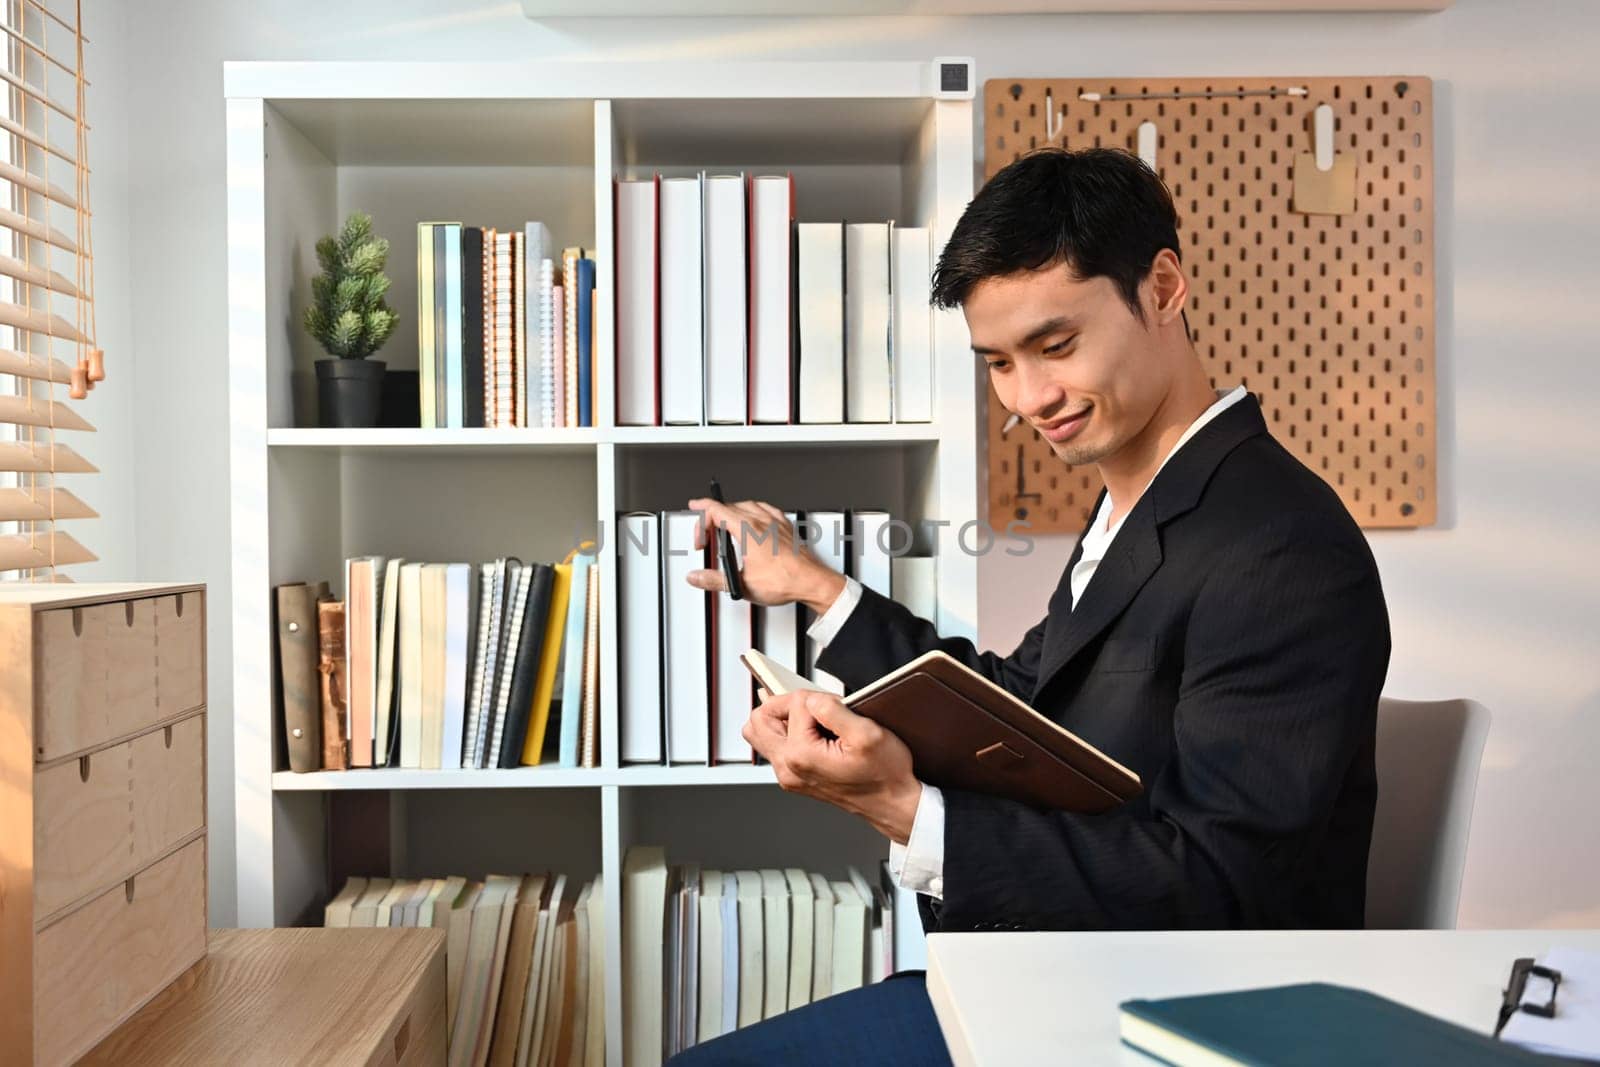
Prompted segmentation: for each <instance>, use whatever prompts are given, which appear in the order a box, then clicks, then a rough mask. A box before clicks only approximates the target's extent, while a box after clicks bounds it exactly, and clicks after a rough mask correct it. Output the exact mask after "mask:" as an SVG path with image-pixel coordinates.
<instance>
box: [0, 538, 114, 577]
mask: <svg viewBox="0 0 1600 1067" xmlns="http://www.w3.org/2000/svg"><path fill="white" fill-rule="evenodd" d="M98 558H99V557H98V556H96V555H95V554H94V553H93V552H90V551H89V550H88V549H87V548H84V547H83V546H82V545H81V544H79V543H78V541H77V539H76V538H74V537H73V536H72V535H71V534H69V533H64V532H63V531H61V530H41V531H39V532H38V533H35V534H33V535H31V536H30V535H28V534H13V535H11V536H9V537H0V571H27V570H37V569H39V568H41V567H50V566H56V567H65V566H68V565H70V564H73V563H93V562H94V561H95V560H96V559H98Z"/></svg>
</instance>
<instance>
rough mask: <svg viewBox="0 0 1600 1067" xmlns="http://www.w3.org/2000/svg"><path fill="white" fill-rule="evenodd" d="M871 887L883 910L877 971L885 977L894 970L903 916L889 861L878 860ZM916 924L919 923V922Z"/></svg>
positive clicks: (897, 888)
mask: <svg viewBox="0 0 1600 1067" xmlns="http://www.w3.org/2000/svg"><path fill="white" fill-rule="evenodd" d="M873 888H875V889H877V891H878V907H879V909H880V910H881V911H882V912H883V961H882V965H881V966H880V968H879V973H880V974H881V975H882V976H883V977H884V978H887V977H889V976H890V975H891V974H893V973H894V972H895V970H896V969H897V965H896V963H895V945H896V944H897V943H898V941H899V939H900V925H901V922H902V920H903V919H904V918H905V916H902V915H900V914H899V911H900V909H899V908H898V907H897V906H896V905H897V904H898V903H899V896H900V894H899V887H898V886H896V885H895V884H894V876H893V875H891V874H890V873H889V861H888V860H880V861H879V863H878V884H877V885H876V886H874V887H873ZM918 925H921V924H920V922H919V923H918Z"/></svg>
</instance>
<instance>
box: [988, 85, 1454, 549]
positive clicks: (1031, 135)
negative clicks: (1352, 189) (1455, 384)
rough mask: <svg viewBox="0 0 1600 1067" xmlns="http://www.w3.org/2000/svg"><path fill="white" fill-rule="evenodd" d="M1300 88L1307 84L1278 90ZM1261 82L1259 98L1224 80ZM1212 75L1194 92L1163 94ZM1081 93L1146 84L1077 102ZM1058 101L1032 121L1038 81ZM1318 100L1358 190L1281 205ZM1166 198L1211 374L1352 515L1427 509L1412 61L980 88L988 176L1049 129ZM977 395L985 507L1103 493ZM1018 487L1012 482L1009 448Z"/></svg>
mask: <svg viewBox="0 0 1600 1067" xmlns="http://www.w3.org/2000/svg"><path fill="white" fill-rule="evenodd" d="M1290 86H1294V87H1304V88H1305V89H1306V90H1307V93H1306V95H1304V96H1291V95H1288V94H1287V93H1284V92H1283V91H1282V90H1285V89H1286V88H1288V87H1290ZM1259 90H1274V91H1275V92H1274V95H1270V96H1238V95H1229V94H1237V93H1240V92H1244V91H1259ZM1196 92H1202V93H1211V94H1215V95H1212V96H1210V97H1208V98H1204V99H1178V100H1174V99H1161V98H1160V95H1159V94H1174V93H1196ZM1081 93H1100V94H1102V95H1105V96H1121V95H1126V94H1137V95H1138V96H1140V97H1151V99H1135V100H1117V101H1107V102H1101V103H1092V102H1087V101H1082V100H1080V99H1079V94H1081ZM1047 94H1048V99H1049V101H1050V105H1051V106H1053V108H1054V111H1055V114H1054V116H1053V117H1052V118H1051V119H1050V132H1053V133H1054V134H1055V136H1054V138H1053V139H1052V138H1050V137H1048V134H1047V131H1046V112H1047V104H1046V99H1047ZM1323 103H1326V104H1329V105H1330V106H1332V107H1333V109H1334V114H1335V116H1336V119H1337V130H1336V142H1335V143H1336V149H1337V151H1338V152H1339V153H1352V154H1354V156H1355V158H1356V166H1357V169H1356V197H1355V208H1354V210H1353V211H1352V212H1350V213H1349V214H1344V215H1306V214H1300V213H1297V212H1295V211H1293V210H1292V208H1291V201H1292V199H1293V192H1294V173H1293V172H1294V165H1295V157H1296V155H1297V154H1299V153H1301V152H1310V151H1312V148H1313V140H1312V132H1311V115H1312V111H1313V110H1314V109H1315V108H1316V106H1317V105H1319V104H1323ZM1146 120H1149V121H1151V122H1153V123H1154V124H1155V125H1156V127H1157V130H1158V131H1159V144H1158V148H1157V152H1156V166H1157V170H1158V171H1159V173H1160V174H1161V177H1162V179H1163V180H1164V181H1165V182H1166V183H1167V186H1168V188H1169V189H1171V190H1172V195H1173V200H1174V201H1175V203H1176V204H1177V209H1178V225H1179V237H1180V239H1181V241H1182V243H1183V248H1182V258H1183V263H1184V266H1185V268H1186V270H1187V271H1188V273H1189V276H1190V280H1191V284H1190V297H1189V311H1188V318H1189V325H1190V327H1191V330H1192V334H1193V337H1194V342H1195V347H1196V349H1198V351H1199V352H1200V355H1201V357H1202V358H1203V359H1204V360H1205V361H1206V363H1207V366H1208V368H1209V370H1210V372H1211V376H1212V380H1213V381H1214V382H1215V383H1216V384H1217V386H1218V387H1231V386H1233V385H1237V384H1244V385H1245V386H1247V387H1248V388H1249V389H1250V391H1251V392H1253V393H1255V394H1257V395H1258V396H1259V397H1260V398H1261V406H1262V410H1263V411H1264V412H1265V414H1266V417H1267V423H1268V425H1269V426H1270V427H1271V429H1272V432H1273V435H1274V436H1275V437H1277V439H1278V440H1279V441H1281V442H1282V443H1283V444H1284V445H1285V446H1286V447H1287V448H1289V450H1290V451H1292V452H1293V453H1294V454H1295V455H1296V456H1298V457H1299V458H1300V459H1301V461H1302V462H1304V463H1305V464H1306V465H1307V466H1308V467H1310V468H1311V469H1312V470H1314V471H1317V472H1318V473H1319V474H1321V475H1322V476H1323V478H1325V479H1326V480H1327V481H1328V483H1329V484H1330V485H1332V486H1333V487H1334V488H1335V489H1336V490H1338V492H1339V495H1340V496H1341V498H1343V500H1344V502H1345V505H1346V506H1347V507H1348V508H1349V509H1350V512H1351V514H1352V515H1354V516H1355V518H1356V519H1357V521H1358V522H1360V523H1361V525H1362V526H1366V527H1411V526H1427V525H1430V524H1431V523H1433V522H1434V520H1435V515H1436V505H1435V500H1436V493H1435V474H1434V471H1435V469H1436V468H1435V462H1434V372H1433V368H1434V293H1433V279H1434V271H1433V139H1432V133H1433V83H1432V82H1431V81H1430V80H1429V79H1427V78H1418V77H1391V78H1277V79H1268V78H1231V79H1230V78H1169V79H1158V78H1114V79H1088V78H1085V79H1074V78H1035V79H1027V80H1018V79H991V80H990V81H988V82H987V83H986V84H985V86H984V142H985V152H984V157H985V177H986V178H991V177H993V176H994V175H995V174H996V173H997V172H998V171H999V170H1000V169H1001V168H1002V167H1004V166H1005V165H1006V164H1008V163H1010V162H1012V161H1013V160H1015V159H1017V158H1019V157H1020V156H1021V155H1024V154H1026V153H1027V152H1029V151H1031V150H1033V149H1035V148H1039V147H1042V146H1045V145H1048V144H1054V145H1058V146H1064V147H1067V148H1088V147H1095V146H1108V147H1120V148H1126V149H1128V150H1129V151H1136V149H1137V145H1136V139H1137V131H1138V128H1139V125H1140V123H1142V122H1144V121H1146ZM1005 417H1006V413H1005V411H1004V409H1002V408H1001V407H1000V405H999V401H998V400H996V399H995V396H994V393H993V391H992V390H991V392H990V394H989V428H988V434H987V438H988V464H987V470H988V484H989V493H988V496H989V516H990V521H991V522H992V523H993V525H994V526H995V527H996V528H1004V527H1005V525H1006V524H1007V523H1009V522H1013V521H1016V520H1017V519H1018V517H1019V516H1018V510H1019V505H1020V507H1021V510H1024V511H1026V512H1027V515H1026V521H1028V522H1030V523H1031V524H1032V532H1064V533H1077V532H1078V531H1079V530H1081V529H1082V526H1083V523H1084V522H1086V521H1087V519H1088V508H1089V506H1090V505H1091V504H1093V503H1094V499H1095V496H1096V495H1097V494H1098V493H1099V492H1100V485H1101V483H1100V478H1099V475H1098V473H1097V472H1096V471H1095V470H1094V469H1093V468H1092V467H1083V468H1070V467H1063V466H1062V465H1061V462H1060V461H1059V460H1058V459H1056V458H1055V457H1054V455H1053V453H1052V452H1051V451H1050V446H1049V444H1048V443H1046V442H1045V441H1044V440H1043V439H1042V438H1041V437H1039V436H1038V435H1037V434H1035V433H1033V432H1031V431H1029V430H1028V429H1027V427H1025V426H1022V427H1017V428H1016V429H1013V430H1012V431H1011V433H1010V434H1008V435H1006V437H1004V438H1002V437H1001V435H1000V431H1001V428H1002V426H1003V424H1004V421H1005ZM1019 445H1020V447H1021V462H1022V464H1023V467H1022V470H1023V474H1024V478H1025V481H1026V482H1027V490H1028V491H1029V492H1039V493H1041V494H1042V497H1043V499H1042V500H1040V501H1039V502H1038V503H1036V504H1032V505H1031V506H1030V505H1029V502H1028V501H1018V500H1016V499H1015V498H1014V494H1015V490H1016V482H1017V469H1018V468H1017V464H1018V459H1019V456H1018V448H1019Z"/></svg>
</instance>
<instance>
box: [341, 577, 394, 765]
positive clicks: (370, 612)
mask: <svg viewBox="0 0 1600 1067" xmlns="http://www.w3.org/2000/svg"><path fill="white" fill-rule="evenodd" d="M385 562H386V561H385V560H384V558H383V557H382V556H357V557H355V558H354V559H349V560H346V561H345V566H344V574H345V578H344V589H345V615H344V649H345V657H346V662H347V663H348V665H349V667H350V669H349V671H348V677H349V682H348V693H347V694H346V696H347V704H346V706H345V721H344V739H345V741H346V743H348V744H350V745H351V753H350V754H351V757H352V766H366V765H367V764H368V763H369V762H370V761H371V759H372V746H371V745H370V744H368V746H367V748H366V751H365V752H363V753H362V756H363V757H364V758H363V759H362V761H361V762H360V763H354V762H353V759H354V756H355V751H354V739H355V737H356V736H358V735H359V734H365V736H366V737H367V738H369V739H370V738H371V737H372V736H373V733H372V731H373V729H374V728H375V727H376V725H377V706H378V700H377V693H378V627H379V625H380V623H381V615H382V609H383V572H384V564H385ZM357 572H360V573H361V574H363V575H364V580H363V581H360V582H357V581H356V580H355V575H356V573H357ZM358 585H359V586H360V588H361V589H362V590H364V595H362V596H359V597H358V596H357V593H356V590H357V586H358ZM357 661H361V662H365V663H367V664H370V666H371V670H369V671H365V672H363V674H362V676H361V677H357V676H356V672H355V664H356V662H357ZM357 723H360V724H361V730H359V731H358V730H357V729H356V728H355V727H356V724H357Z"/></svg>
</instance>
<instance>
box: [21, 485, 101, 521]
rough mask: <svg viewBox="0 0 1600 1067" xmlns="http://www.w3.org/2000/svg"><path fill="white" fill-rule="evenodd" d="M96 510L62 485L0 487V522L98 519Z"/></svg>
mask: <svg viewBox="0 0 1600 1067" xmlns="http://www.w3.org/2000/svg"><path fill="white" fill-rule="evenodd" d="M99 517H100V515H99V513H98V512H96V511H95V510H94V508H91V507H90V506H89V505H88V504H85V503H84V502H83V501H82V500H81V499H79V498H78V497H77V496H74V495H73V494H72V493H69V492H67V491H66V490H65V489H55V488H45V489H40V490H37V491H34V492H29V491H28V490H26V489H0V522H51V521H53V520H58V519H98V518H99Z"/></svg>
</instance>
